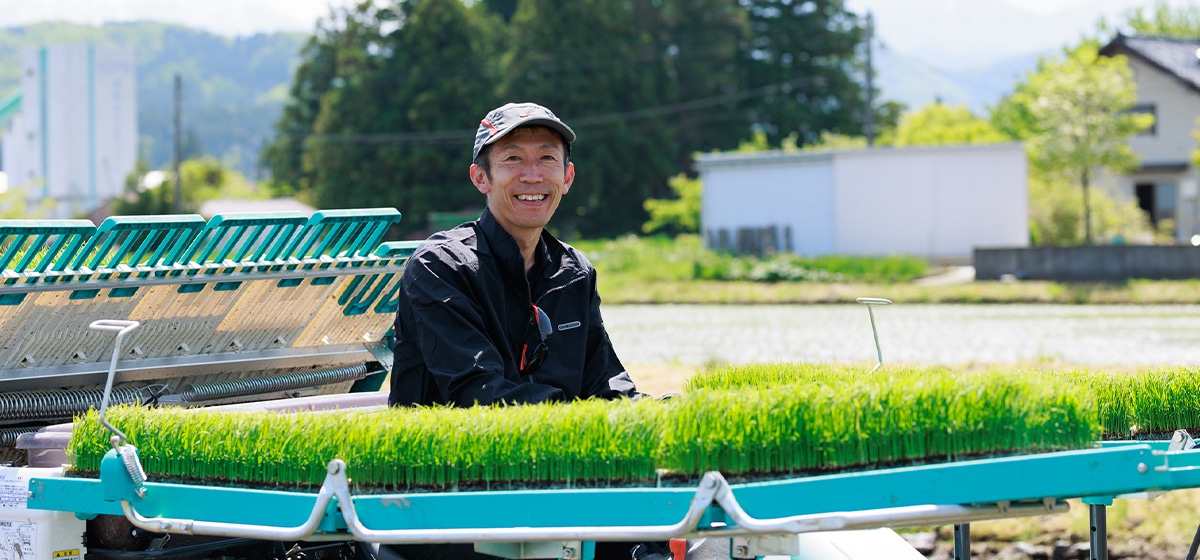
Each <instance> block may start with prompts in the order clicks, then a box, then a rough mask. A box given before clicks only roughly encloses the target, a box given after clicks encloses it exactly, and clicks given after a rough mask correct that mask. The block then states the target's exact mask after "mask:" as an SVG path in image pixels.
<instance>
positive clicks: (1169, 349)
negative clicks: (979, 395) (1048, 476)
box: [603, 304, 1200, 366]
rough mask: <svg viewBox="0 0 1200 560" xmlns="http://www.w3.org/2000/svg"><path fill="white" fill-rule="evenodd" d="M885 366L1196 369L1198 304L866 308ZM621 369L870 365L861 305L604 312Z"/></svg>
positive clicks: (871, 348) (610, 308)
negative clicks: (760, 364)
mask: <svg viewBox="0 0 1200 560" xmlns="http://www.w3.org/2000/svg"><path fill="white" fill-rule="evenodd" d="M874 309H875V324H876V326H877V327H878V330H879V343H880V345H881V347H882V350H883V360H884V362H885V363H889V362H897V363H901V362H902V363H925V364H966V363H1036V364H1070V365H1080V366H1104V365H1121V366H1140V365H1153V366H1174V365H1196V364H1200V306H1198V305H1128V306H1124V305H1122V306H1105V305H1083V306H1079V305H1011V304H1010V305H891V306H882V307H875V308H874ZM603 314H604V320H605V323H606V325H607V326H608V330H609V335H610V336H611V338H612V339H613V344H614V345H615V346H616V348H617V353H618V355H619V356H620V357H621V360H622V361H623V362H624V363H625V364H627V365H629V364H643V365H652V364H678V365H689V366H702V365H706V364H718V363H728V364H740V363H753V362H779V361H785V362H801V361H806V362H839V363H874V362H875V360H876V353H875V343H874V341H873V340H872V338H871V323H870V319H869V317H868V314H867V309H866V307H864V306H862V305H854V304H850V305H605V306H604V307H603Z"/></svg>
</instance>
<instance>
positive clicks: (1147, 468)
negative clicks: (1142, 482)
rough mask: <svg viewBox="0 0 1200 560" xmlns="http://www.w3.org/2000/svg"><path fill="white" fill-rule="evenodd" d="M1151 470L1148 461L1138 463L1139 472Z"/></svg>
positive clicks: (1144, 472) (1143, 472)
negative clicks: (1147, 464)
mask: <svg viewBox="0 0 1200 560" xmlns="http://www.w3.org/2000/svg"><path fill="white" fill-rule="evenodd" d="M1149 470H1150V467H1147V466H1146V463H1138V472H1139V473H1141V474H1146V472H1147V471H1149Z"/></svg>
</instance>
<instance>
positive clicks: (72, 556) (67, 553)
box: [54, 548, 79, 560]
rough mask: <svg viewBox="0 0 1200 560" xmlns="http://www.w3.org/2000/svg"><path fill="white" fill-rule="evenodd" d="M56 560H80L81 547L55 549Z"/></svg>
mask: <svg viewBox="0 0 1200 560" xmlns="http://www.w3.org/2000/svg"><path fill="white" fill-rule="evenodd" d="M54 560H79V549H78V548H72V549H69V550H55V551H54Z"/></svg>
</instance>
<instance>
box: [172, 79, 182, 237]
mask: <svg viewBox="0 0 1200 560" xmlns="http://www.w3.org/2000/svg"><path fill="white" fill-rule="evenodd" d="M182 100H183V78H182V77H180V76H179V73H178V72H176V73H175V179H174V180H173V181H171V183H173V184H174V185H175V206H174V212H175V213H176V214H182V213H183V176H182V175H180V174H179V163H180V161H181V160H182V158H183V123H182V121H183V117H182V110H181V109H180V106H181V105H182Z"/></svg>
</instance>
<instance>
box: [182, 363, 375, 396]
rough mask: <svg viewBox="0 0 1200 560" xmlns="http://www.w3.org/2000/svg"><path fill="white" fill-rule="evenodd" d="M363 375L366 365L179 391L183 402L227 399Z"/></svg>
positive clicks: (234, 380)
mask: <svg viewBox="0 0 1200 560" xmlns="http://www.w3.org/2000/svg"><path fill="white" fill-rule="evenodd" d="M366 376H367V366H366V365H365V364H359V365H355V366H346V367H340V368H329V369H320V370H313V371H301V372H293V373H285V374H281V375H275V376H271V377H258V378H250V379H231V380H227V381H214V382H212V383H193V384H191V385H188V386H186V387H184V388H183V392H182V393H180V397H181V398H182V399H183V400H184V401H185V402H196V401H208V400H215V399H228V398H233V397H243V396H247V395H259V394H262V393H271V392H276V391H289V390H292V389H302V388H304V387H315V386H318V385H329V384H331V383H339V382H342V381H355V380H358V379H362V378H364V377H366Z"/></svg>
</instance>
